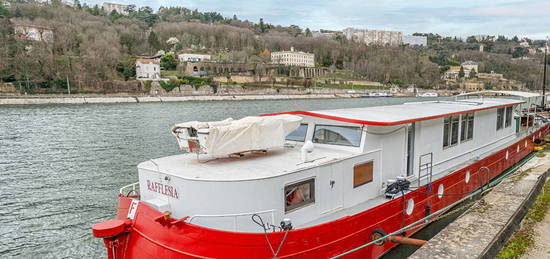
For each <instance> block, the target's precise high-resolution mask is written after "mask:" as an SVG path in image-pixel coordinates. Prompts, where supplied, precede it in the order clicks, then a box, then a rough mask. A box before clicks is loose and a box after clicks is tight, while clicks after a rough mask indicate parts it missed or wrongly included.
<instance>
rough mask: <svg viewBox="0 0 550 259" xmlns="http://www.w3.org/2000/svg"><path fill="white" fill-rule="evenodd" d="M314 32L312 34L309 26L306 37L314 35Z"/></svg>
mask: <svg viewBox="0 0 550 259" xmlns="http://www.w3.org/2000/svg"><path fill="white" fill-rule="evenodd" d="M312 36H313V34H311V30H310V29H309V28H306V37H312Z"/></svg>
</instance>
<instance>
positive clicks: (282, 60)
mask: <svg viewBox="0 0 550 259" xmlns="http://www.w3.org/2000/svg"><path fill="white" fill-rule="evenodd" d="M271 62H273V63H275V64H282V65H286V66H297V67H315V55H314V54H312V53H306V52H302V51H294V47H291V48H290V51H278V52H271Z"/></svg>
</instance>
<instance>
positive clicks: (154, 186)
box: [147, 180, 179, 199]
mask: <svg viewBox="0 0 550 259" xmlns="http://www.w3.org/2000/svg"><path fill="white" fill-rule="evenodd" d="M147 189H148V190H149V191H152V192H158V193H160V194H164V195H166V196H170V197H172V198H176V199H179V195H178V191H177V190H176V188H175V187H173V186H170V185H167V184H162V183H158V182H151V181H149V180H147Z"/></svg>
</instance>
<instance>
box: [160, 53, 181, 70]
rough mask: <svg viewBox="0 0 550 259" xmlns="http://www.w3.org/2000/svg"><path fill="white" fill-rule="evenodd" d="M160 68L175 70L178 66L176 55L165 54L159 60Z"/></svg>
mask: <svg viewBox="0 0 550 259" xmlns="http://www.w3.org/2000/svg"><path fill="white" fill-rule="evenodd" d="M160 66H161V67H162V68H164V69H165V70H175V69H176V67H177V66H178V60H177V59H176V54H174V53H173V52H169V53H166V54H165V55H162V57H161V58H160Z"/></svg>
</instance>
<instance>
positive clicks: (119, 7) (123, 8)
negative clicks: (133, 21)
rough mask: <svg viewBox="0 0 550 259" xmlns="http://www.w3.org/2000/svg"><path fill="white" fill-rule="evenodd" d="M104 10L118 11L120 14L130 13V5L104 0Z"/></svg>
mask: <svg viewBox="0 0 550 259" xmlns="http://www.w3.org/2000/svg"><path fill="white" fill-rule="evenodd" d="M103 11H105V12H106V13H111V12H112V11H116V12H117V13H119V14H124V15H128V5H123V4H116V3H109V2H104V3H103Z"/></svg>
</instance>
